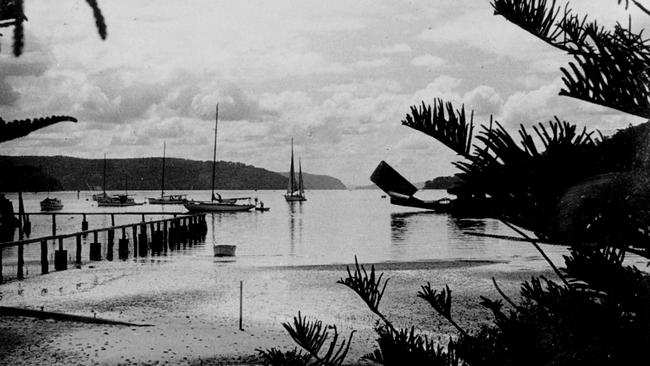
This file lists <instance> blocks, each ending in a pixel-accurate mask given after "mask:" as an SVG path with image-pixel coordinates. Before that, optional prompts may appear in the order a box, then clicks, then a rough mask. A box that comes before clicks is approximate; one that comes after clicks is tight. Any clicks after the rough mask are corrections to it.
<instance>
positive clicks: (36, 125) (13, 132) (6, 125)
mask: <svg viewBox="0 0 650 366" xmlns="http://www.w3.org/2000/svg"><path fill="white" fill-rule="evenodd" d="M59 122H77V119H76V118H74V117H70V116H50V117H45V118H35V119H34V120H31V119H25V120H16V121H10V122H5V121H4V120H3V119H2V118H0V142H5V141H9V140H13V139H17V138H19V137H23V136H27V135H28V134H30V133H31V132H34V131H36V130H39V129H41V128H44V127H47V126H50V125H53V124H55V123H59Z"/></svg>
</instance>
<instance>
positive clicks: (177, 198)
mask: <svg viewBox="0 0 650 366" xmlns="http://www.w3.org/2000/svg"><path fill="white" fill-rule="evenodd" d="M165 148H166V144H165V143H163V158H162V177H161V179H160V197H149V198H147V200H148V201H149V204H150V205H180V204H183V202H185V201H186V200H187V195H185V194H168V195H166V194H165Z"/></svg>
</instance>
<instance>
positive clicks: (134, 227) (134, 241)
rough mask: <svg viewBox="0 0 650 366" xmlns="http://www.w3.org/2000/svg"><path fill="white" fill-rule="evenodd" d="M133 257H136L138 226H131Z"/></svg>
mask: <svg viewBox="0 0 650 366" xmlns="http://www.w3.org/2000/svg"><path fill="white" fill-rule="evenodd" d="M132 228H133V257H135V258H137V257H138V225H133V227H132Z"/></svg>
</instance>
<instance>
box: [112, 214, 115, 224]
mask: <svg viewBox="0 0 650 366" xmlns="http://www.w3.org/2000/svg"><path fill="white" fill-rule="evenodd" d="M111 226H115V214H111Z"/></svg>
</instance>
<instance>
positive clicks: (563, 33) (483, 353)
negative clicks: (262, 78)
mask: <svg viewBox="0 0 650 366" xmlns="http://www.w3.org/2000/svg"><path fill="white" fill-rule="evenodd" d="M618 3H619V5H621V6H625V7H626V8H627V7H628V6H632V7H635V8H637V9H640V10H641V11H643V12H644V13H646V14H647V15H650V12H648V10H647V9H646V8H645V7H644V6H643V5H642V4H641V3H640V2H637V1H634V0H632V1H629V2H628V1H622V0H619V1H618ZM492 6H493V8H494V11H495V14H497V15H501V16H503V17H505V18H506V19H507V20H508V21H510V22H512V23H514V24H516V25H518V26H519V27H521V28H523V29H524V30H526V31H528V32H529V33H531V34H533V35H534V36H536V37H538V38H540V39H542V40H544V41H545V42H547V43H548V44H549V45H551V46H554V47H556V48H558V49H561V50H564V51H566V52H567V53H569V54H570V55H571V56H572V57H573V61H572V62H570V64H569V67H568V68H562V70H561V71H562V73H563V75H564V78H563V80H564V84H565V88H564V89H562V90H561V92H560V94H562V95H566V96H570V97H574V98H577V99H580V100H583V101H587V102H590V103H594V104H597V105H602V106H607V107H610V108H615V109H617V110H619V111H622V112H625V113H629V114H632V115H637V116H641V117H646V118H648V117H650V74H649V73H648V72H649V70H650V62H649V61H650V47H649V46H648V41H647V40H645V39H644V38H642V35H641V33H634V32H632V31H631V27H629V26H622V25H620V24H617V25H615V26H614V28H613V29H612V30H609V29H606V28H603V27H601V26H599V25H598V24H597V23H596V22H595V21H592V20H589V19H588V18H587V17H582V16H579V15H576V14H574V13H573V12H572V11H571V9H569V8H568V6H567V7H562V8H560V7H558V6H556V4H555V2H552V3H550V2H547V1H545V0H520V1H516V0H493V2H492ZM549 119H551V118H550V117H549ZM403 124H404V125H406V126H408V127H411V128H414V129H416V130H418V131H421V132H423V133H426V134H427V135H430V136H432V137H433V138H434V139H436V140H437V141H439V142H441V143H443V144H444V145H446V146H447V147H449V148H450V149H452V150H453V151H455V152H456V153H458V154H459V155H460V156H461V157H462V158H463V159H464V160H463V161H460V162H457V163H456V164H455V166H456V167H457V168H459V170H460V171H461V173H460V174H458V177H459V178H460V179H461V181H460V182H459V184H458V185H456V187H455V188H454V189H453V191H454V192H455V193H457V194H459V196H465V197H475V198H480V199H483V200H487V201H488V202H489V203H490V204H491V206H492V208H493V210H492V215H493V216H494V218H496V219H498V220H500V221H501V222H503V223H504V224H505V225H507V226H508V227H510V228H511V229H512V230H513V231H514V232H516V233H518V234H519V235H520V236H521V237H522V238H524V239H526V240H528V241H529V242H530V244H531V245H532V246H533V247H534V248H535V249H536V250H538V251H539V253H540V254H541V255H542V256H543V257H544V258H545V259H546V260H547V262H548V264H549V266H550V267H551V268H552V269H553V271H554V273H555V278H547V277H534V278H531V279H530V280H529V281H526V282H524V283H522V285H521V291H520V296H518V297H516V298H510V297H508V296H507V295H506V294H505V293H503V292H502V291H501V290H500V288H499V286H498V283H497V282H496V281H494V284H495V290H496V292H497V293H498V294H499V295H500V298H499V299H496V300H495V299H488V298H481V299H480V304H481V305H482V306H484V307H486V308H487V309H489V310H490V311H491V312H492V313H493V315H494V317H493V322H492V323H491V324H490V325H487V326H483V327H481V328H480V329H479V330H474V331H468V330H467V329H474V327H472V326H468V324H460V323H459V322H457V321H456V319H455V318H454V316H453V306H452V305H453V298H452V292H451V290H450V289H449V288H448V287H445V288H443V289H433V288H431V286H430V284H426V285H424V286H422V287H421V289H420V291H419V292H418V293H417V297H418V298H420V299H421V300H424V301H426V302H427V303H428V304H429V305H430V306H431V307H432V309H433V310H434V311H435V313H436V314H437V315H438V316H441V317H442V318H444V319H446V320H447V321H448V322H449V323H450V324H451V325H453V327H454V328H455V329H456V330H457V332H456V334H454V335H453V337H452V338H451V339H450V340H449V342H448V343H447V344H444V345H441V344H437V343H435V342H433V341H432V340H430V339H428V338H427V337H426V335H424V334H423V333H422V332H421V331H419V330H418V329H416V328H415V327H412V328H403V329H402V328H398V327H396V326H394V325H393V324H392V323H391V322H390V319H388V318H387V317H386V316H385V315H384V314H383V312H382V311H381V309H380V303H381V299H382V297H383V295H384V290H385V289H386V284H387V279H384V278H383V276H382V275H381V274H379V275H378V274H376V273H375V270H374V268H372V267H371V268H370V270H367V269H366V268H364V267H363V266H362V265H359V264H358V263H355V266H354V268H352V269H348V273H347V276H346V277H344V278H341V279H340V280H339V281H338V283H340V284H343V285H345V286H347V287H348V288H350V289H352V290H353V291H354V292H355V293H357V295H359V297H360V298H361V299H362V300H363V301H364V302H365V303H366V305H367V306H368V309H369V310H370V311H371V312H373V313H374V314H376V315H377V317H378V319H379V320H378V323H377V326H376V332H377V345H376V348H375V349H374V350H372V352H370V353H369V354H368V355H366V356H365V357H364V358H365V359H367V360H369V361H372V362H374V363H377V364H383V365H441V366H453V365H472V366H479V365H489V366H493V365H494V366H497V365H498V366H510V365H512V366H515V365H540V366H542V365H549V366H550V365H559V366H564V365H585V366H587V365H612V366H614V365H633V364H645V363H647V362H648V359H650V347H649V346H650V275H649V274H648V272H645V271H641V270H639V269H638V268H636V267H633V266H628V265H626V264H625V263H624V260H625V258H626V256H628V255H630V253H633V254H635V255H638V256H641V257H642V258H644V259H650V241H649V239H650V236H649V235H648V234H649V233H648V221H649V220H648V219H649V216H648V215H649V211H650V210H649V209H648V207H650V205H649V204H650V202H649V200H650V198H649V197H650V185H649V184H648V183H649V182H648V179H649V176H648V168H649V166H650V147H648V141H650V122H646V123H643V124H641V125H638V126H634V127H627V128H625V129H622V130H620V131H619V132H618V133H616V134H615V135H613V136H612V137H609V138H605V137H603V136H602V135H600V134H599V133H598V132H597V131H588V130H587V129H585V128H578V127H577V126H575V125H573V124H571V123H569V122H565V121H562V120H560V119H559V118H557V117H555V118H553V119H552V120H551V121H550V122H548V123H540V124H538V125H536V126H534V127H533V128H532V131H531V130H530V129H526V128H524V127H523V126H522V127H520V129H519V130H518V131H517V133H518V138H516V137H513V136H512V135H511V134H510V133H509V132H508V131H507V130H506V129H505V128H504V127H503V126H502V125H500V124H499V123H498V122H497V121H493V120H492V119H490V121H489V122H488V123H486V124H484V125H482V126H481V127H480V128H479V131H478V133H477V135H476V136H474V121H473V113H469V114H467V113H466V112H465V110H464V108H463V107H461V108H460V109H456V108H454V106H453V105H452V104H451V103H445V102H444V101H442V100H436V101H435V102H434V104H433V106H429V105H426V104H425V103H422V105H421V106H413V107H411V113H410V114H407V116H406V118H405V120H404V121H403ZM527 232H532V233H533V234H534V235H532V234H527ZM540 239H543V240H544V241H547V242H554V243H557V244H561V245H565V246H567V247H570V251H569V253H568V255H567V256H565V258H564V267H563V268H558V266H557V265H556V264H555V263H553V262H552V261H550V260H549V259H548V257H546V255H545V253H544V252H543V251H542V249H541V248H540V246H539V244H538V241H539V240H540ZM283 325H284V327H285V328H286V329H287V330H288V331H289V334H290V336H291V337H292V338H293V339H294V341H295V342H296V343H297V344H298V345H299V346H300V347H301V349H302V350H301V351H299V350H298V349H295V350H293V351H289V352H282V351H279V350H277V349H271V350H259V354H260V357H261V359H262V361H263V362H265V363H267V364H270V365H289V364H291V365H297V364H310V365H339V364H341V363H342V362H343V358H344V357H345V352H346V351H347V347H348V346H349V343H350V341H351V339H352V334H350V336H349V337H348V338H341V339H339V337H338V334H337V333H336V328H332V329H333V334H330V333H328V331H329V330H330V329H331V328H329V327H326V326H323V325H322V324H321V323H320V322H319V321H317V320H308V319H306V318H304V317H302V315H301V314H300V313H299V314H298V317H296V318H295V319H294V322H293V323H285V324H283ZM352 341H353V340H352Z"/></svg>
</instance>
